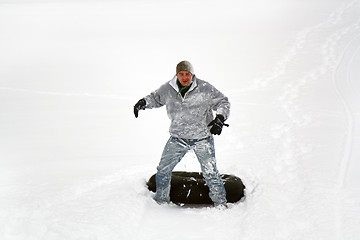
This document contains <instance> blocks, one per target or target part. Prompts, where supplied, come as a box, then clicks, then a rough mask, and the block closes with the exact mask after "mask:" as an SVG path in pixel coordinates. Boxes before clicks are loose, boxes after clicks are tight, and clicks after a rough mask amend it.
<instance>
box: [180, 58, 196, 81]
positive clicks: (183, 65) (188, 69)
mask: <svg viewBox="0 0 360 240" xmlns="http://www.w3.org/2000/svg"><path fill="white" fill-rule="evenodd" d="M193 74H194V68H193V66H192V65H191V63H190V62H188V61H181V62H179V63H178V65H177V66H176V76H177V78H178V79H179V82H180V84H181V85H182V86H184V87H186V86H188V85H189V84H190V83H191V81H192V77H193Z"/></svg>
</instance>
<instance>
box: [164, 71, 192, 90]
mask: <svg viewBox="0 0 360 240" xmlns="http://www.w3.org/2000/svg"><path fill="white" fill-rule="evenodd" d="M176 80H177V76H176V75H175V76H174V77H173V79H171V80H170V82H169V84H170V86H172V87H173V88H174V89H175V90H176V92H179V87H178V85H177V84H176ZM195 87H197V79H196V76H195V75H194V76H193V79H192V84H191V87H190V88H189V90H188V92H191V91H192V90H193V89H194V88H195Z"/></svg>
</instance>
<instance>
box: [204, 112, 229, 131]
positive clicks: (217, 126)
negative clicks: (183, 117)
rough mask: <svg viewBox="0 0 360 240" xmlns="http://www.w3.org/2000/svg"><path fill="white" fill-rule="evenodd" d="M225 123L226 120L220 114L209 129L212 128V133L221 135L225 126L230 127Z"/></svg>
mask: <svg viewBox="0 0 360 240" xmlns="http://www.w3.org/2000/svg"><path fill="white" fill-rule="evenodd" d="M224 122H225V118H224V116H223V115H220V114H217V115H216V117H215V119H214V120H212V121H211V122H210V123H209V125H208V127H210V126H212V127H211V128H210V132H211V133H212V134H214V135H220V134H221V130H222V127H223V126H224V125H225V126H229V125H227V124H225V123H224Z"/></svg>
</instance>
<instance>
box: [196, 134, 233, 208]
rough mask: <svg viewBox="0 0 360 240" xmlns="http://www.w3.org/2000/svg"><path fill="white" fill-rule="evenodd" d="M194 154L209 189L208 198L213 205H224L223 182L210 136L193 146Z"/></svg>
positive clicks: (224, 192)
mask: <svg viewBox="0 0 360 240" xmlns="http://www.w3.org/2000/svg"><path fill="white" fill-rule="evenodd" d="M194 151H195V154H196V156H197V158H198V160H199V162H200V165H201V170H202V173H203V176H204V179H205V181H206V184H207V185H208V187H209V190H210V192H209V196H210V198H211V200H212V201H213V202H214V204H215V205H223V204H226V202H227V201H226V191H225V187H224V182H223V181H222V179H221V176H220V173H219V171H218V170H217V167H216V159H215V147H214V138H213V137H212V136H210V137H208V138H206V139H203V140H200V141H197V142H196V143H195V144H194Z"/></svg>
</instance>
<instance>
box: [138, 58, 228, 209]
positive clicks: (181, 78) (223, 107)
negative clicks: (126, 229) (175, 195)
mask: <svg viewBox="0 0 360 240" xmlns="http://www.w3.org/2000/svg"><path fill="white" fill-rule="evenodd" d="M164 105H165V106H166V110H167V114H168V116H169V118H170V120H171V125H170V138H169V140H168V142H167V143H166V145H165V148H164V151H163V153H162V156H161V160H160V163H159V166H158V167H157V173H156V194H155V200H156V201H157V202H158V203H165V202H170V180H171V173H172V171H173V169H174V168H175V166H176V165H177V164H178V163H179V162H180V161H181V159H182V158H183V157H184V155H185V154H186V153H187V152H188V151H189V150H191V149H192V150H194V152H195V154H196V156H197V158H198V161H199V162H200V165H201V171H202V173H203V176H204V179H205V181H206V184H207V186H208V187H209V190H210V192H209V196H210V198H211V200H212V201H213V202H214V205H215V206H219V205H224V206H226V202H227V201H226V192H225V188H224V183H223V181H222V179H221V176H220V173H219V171H218V170H217V167H216V159H215V148H214V138H213V136H212V134H215V135H220V133H221V130H222V127H223V125H224V122H225V120H226V119H227V118H228V117H229V113H230V103H229V101H228V98H227V97H226V96H225V95H224V94H222V93H221V92H220V91H218V90H217V89H216V88H215V87H214V86H212V85H211V84H210V83H208V82H206V81H203V80H200V79H198V78H196V76H195V75H194V68H193V66H192V65H191V63H190V62H188V61H182V62H180V63H178V64H177V66H176V75H175V76H174V78H173V79H172V80H170V81H169V82H166V83H165V84H163V85H162V86H161V87H160V88H159V89H157V90H155V91H154V92H152V93H151V94H150V95H148V96H146V97H144V98H142V99H140V100H139V101H138V102H137V103H136V104H135V106H134V114H135V117H138V114H139V110H144V109H146V108H149V109H150V108H158V107H162V106H164ZM213 111H215V112H216V117H215V118H214V117H213Z"/></svg>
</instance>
